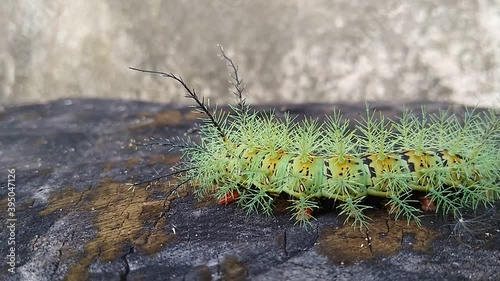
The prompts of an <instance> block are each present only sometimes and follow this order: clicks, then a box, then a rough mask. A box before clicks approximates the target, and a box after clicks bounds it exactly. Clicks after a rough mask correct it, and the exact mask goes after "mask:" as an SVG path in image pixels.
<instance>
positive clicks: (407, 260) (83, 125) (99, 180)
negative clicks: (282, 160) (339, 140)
mask: <svg viewBox="0 0 500 281" xmlns="http://www.w3.org/2000/svg"><path fill="white" fill-rule="evenodd" d="M420 105H421V104H420V103H414V104H410V105H409V107H410V108H413V109H415V110H416V111H418V110H419V108H420ZM427 106H428V111H429V112H434V111H436V110H437V109H438V108H446V107H448V105H446V104H438V103H432V104H428V105H427ZM335 107H337V108H340V109H342V111H343V112H344V115H345V116H346V117H347V118H356V117H358V116H359V114H363V112H364V105H363V104H360V105H337V106H335ZM373 107H374V108H378V109H380V110H382V111H383V112H384V113H385V114H386V115H387V116H394V115H396V114H398V113H399V112H401V110H402V106H401V105H400V104H387V103H386V104H383V103H379V104H373ZM268 108H269V107H265V106H262V107H260V108H259V109H260V110H267V109H268ZM333 108H334V106H333V105H319V104H310V105H293V106H292V105H291V106H278V107H276V109H277V110H276V113H277V114H278V115H282V114H283V113H284V112H289V113H290V114H291V115H292V116H297V118H298V119H300V118H302V117H303V116H304V115H305V114H307V115H313V116H318V117H321V116H323V115H324V114H327V113H329V112H330V111H331V110H332V109H333ZM455 110H457V112H459V111H460V108H458V107H457V108H455ZM196 117H197V115H196V114H193V113H191V109H189V108H185V107H175V106H172V105H163V104H153V103H141V102H129V101H127V102H125V101H117V100H96V99H74V100H57V101H54V102H51V103H48V104H42V105H25V106H17V107H7V108H6V109H5V110H4V111H3V112H0V152H1V159H0V167H2V178H4V179H5V178H7V176H5V173H7V169H15V177H16V180H15V183H16V189H15V199H16V210H15V218H16V219H17V221H16V223H15V225H16V229H15V233H16V240H15V242H16V252H15V253H16V272H15V273H14V274H11V273H10V272H8V271H7V269H8V266H7V259H5V262H3V263H2V266H1V267H2V272H1V273H0V279H1V280H246V279H249V280H498V279H500V230H499V229H500V226H499V221H500V217H499V214H498V212H497V211H496V209H493V210H488V211H486V212H483V213H482V214H480V215H481V216H480V218H481V219H480V221H471V223H470V226H472V227H473V228H474V231H473V232H470V233H467V235H464V236H462V237H455V236H451V235H450V233H451V231H452V230H453V229H454V228H455V232H457V227H459V226H460V225H457V224H455V223H454V222H453V221H446V220H444V219H441V218H439V217H436V216H435V215H432V214H430V215H427V216H426V217H425V218H424V221H423V227H421V228H418V227H416V226H415V225H412V224H410V225H406V223H405V222H399V221H397V222H394V221H393V220H390V219H388V218H387V215H386V213H385V212H384V211H383V210H382V209H378V210H374V211H373V213H371V214H370V216H371V217H372V218H374V219H373V222H372V228H371V230H370V232H369V233H364V232H359V231H355V230H353V229H352V227H350V226H347V227H344V226H343V220H344V219H343V218H341V217H338V211H335V210H334V209H333V208H331V207H325V208H324V209H323V210H321V211H320V213H319V214H317V220H315V221H314V222H313V223H312V226H311V227H309V228H307V229H304V228H301V227H300V226H298V225H294V222H293V221H291V220H290V214H288V213H287V212H286V207H281V206H282V205H284V204H286V200H285V199H283V200H282V201H283V202H281V201H280V200H281V199H278V202H277V206H278V207H277V210H276V212H275V213H274V214H273V215H272V216H264V215H258V214H252V215H250V216H248V215H246V213H245V211H244V210H242V209H241V208H239V207H238V206H236V205H228V206H220V205H217V204H216V202H215V201H214V200H203V201H201V202H199V201H198V200H196V199H195V198H194V197H193V195H192V192H191V190H190V188H189V187H188V188H185V189H182V190H179V191H178V192H176V193H173V194H172V195H171V196H169V197H168V198H167V199H168V200H165V196H166V194H169V191H171V190H172V188H173V187H174V185H171V184H169V181H168V180H161V181H158V182H155V183H152V184H151V185H150V186H149V187H148V188H146V187H145V186H140V187H137V188H135V191H133V190H130V186H129V185H127V183H131V182H136V181H142V180H147V179H151V178H154V177H157V176H159V175H164V174H167V173H169V171H170V167H172V165H174V164H175V163H176V161H177V160H178V159H179V157H180V155H179V154H177V153H175V152H173V153H167V152H166V149H165V148H163V147H154V148H146V147H141V148H140V149H137V147H136V146H135V145H134V143H137V142H143V141H144V140H149V139H150V138H152V137H154V138H155V139H167V138H172V137H177V136H181V137H182V136H185V135H186V133H188V132H189V131H190V130H192V129H193V128H195V123H196ZM6 183H7V181H6V180H4V181H3V182H2V183H1V185H2V187H3V188H2V190H1V191H0V192H1V193H0V196H1V198H0V207H1V210H2V213H1V214H0V217H2V218H3V219H2V220H4V221H5V220H6V219H7V216H6V214H7V212H6V211H5V210H6V209H7V203H8V201H7V197H8V196H7V190H6V188H5V187H6ZM170 183H174V182H173V181H171V182H170ZM497 205H498V204H497ZM497 208H498V206H497ZM476 222H477V223H476ZM1 235H2V236H1V237H2V239H1V241H2V243H1V244H0V251H1V253H2V256H3V257H4V258H5V256H6V254H7V253H8V250H9V249H8V247H9V245H7V242H6V241H7V239H6V238H7V237H8V235H9V232H8V229H6V228H2V232H1Z"/></svg>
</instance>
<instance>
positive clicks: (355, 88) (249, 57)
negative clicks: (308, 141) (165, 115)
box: [0, 0, 500, 106]
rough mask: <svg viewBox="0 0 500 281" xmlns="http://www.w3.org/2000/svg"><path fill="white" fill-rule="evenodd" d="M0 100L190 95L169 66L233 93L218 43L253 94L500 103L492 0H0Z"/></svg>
mask: <svg viewBox="0 0 500 281" xmlns="http://www.w3.org/2000/svg"><path fill="white" fill-rule="evenodd" d="M0 35H1V36H2V38H1V41H0V103H1V104H4V105H5V104H17V103H31V102H40V101H46V100H49V99H57V98H63V97H100V98H123V99H140V100H149V101H158V102H175V103H178V102H181V103H187V102H189V101H187V100H185V99H184V98H183V94H184V93H183V92H182V91H181V89H180V88H179V87H178V85H176V84H175V83H174V82H173V81H170V80H166V79H161V78H158V77H153V76H151V75H147V74H142V73H138V72H133V71H130V70H128V69H127V67H128V66H136V67H141V68H147V69H156V70H162V71H167V72H174V73H176V74H179V75H182V77H183V78H184V79H185V80H186V81H187V82H188V83H189V84H191V85H193V86H195V87H196V88H197V89H198V92H200V93H203V94H205V95H206V96H209V97H210V98H211V99H212V100H216V101H218V102H219V103H227V102H228V101H230V99H229V98H230V95H229V91H228V87H229V84H228V76H227V69H226V67H225V63H224V62H223V61H221V60H220V58H219V57H218V54H219V52H218V48H217V44H218V43H220V44H222V45H223V46H224V48H225V50H226V52H227V53H228V54H229V55H230V56H231V57H232V58H233V59H234V60H235V61H236V63H237V64H238V65H239V66H240V74H241V75H242V76H243V78H244V81H245V82H246V84H247V89H248V92H249V93H250V98H249V99H250V101H251V102H253V103H271V102H293V103H299V102H316V103H322V102H335V101H363V100H389V99H391V100H395V99H397V100H401V101H402V102H403V101H408V100H422V99H426V100H440V101H442V100H446V101H452V102H458V103H466V104H472V105H476V104H479V105H486V106H491V105H492V104H493V103H497V104H498V103H499V102H500V3H499V2H498V1H495V0H493V1H491V0H478V1H468V0H465V1H454V0H448V1H446V0H444V1H433V0H422V1H415V0H412V1H386V0H373V1H361V0H358V1H356V0H354V1H349V0H345V1H340V0H337V1H327V0H324V1H306V0H273V1H268V0H251V1H250V0H234V1H230V0H212V1H202V0H179V1H174V0H171V1H167V0H164V1H162V0H149V1H135V0H106V1H102V0H85V1H83V0H80V1H70V0H2V1H1V3H0Z"/></svg>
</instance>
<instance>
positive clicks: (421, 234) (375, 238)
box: [316, 211, 439, 263]
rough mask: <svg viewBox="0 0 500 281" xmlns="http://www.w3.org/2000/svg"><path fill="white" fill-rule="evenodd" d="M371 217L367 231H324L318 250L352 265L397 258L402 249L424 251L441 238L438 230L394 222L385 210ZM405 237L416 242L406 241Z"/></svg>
mask: <svg viewBox="0 0 500 281" xmlns="http://www.w3.org/2000/svg"><path fill="white" fill-rule="evenodd" d="M370 217H371V218H372V221H370V226H369V230H368V232H366V231H365V230H363V231H360V230H359V228H356V229H354V228H353V227H352V226H351V225H350V224H349V223H347V224H345V225H344V226H342V227H339V228H328V229H323V230H322V231H321V232H320V235H319V244H318V245H317V246H316V250H317V251H318V252H319V253H321V254H323V255H325V256H327V257H328V258H329V259H330V260H332V261H334V262H336V263H352V262H356V261H361V260H368V259H371V258H373V257H374V256H390V255H394V254H397V253H398V252H399V251H400V250H401V249H402V248H403V247H409V248H411V249H413V250H414V251H419V252H425V251H428V250H429V246H430V242H432V240H434V239H435V238H437V236H438V235H439V233H438V232H437V231H435V230H431V229H428V228H426V227H424V226H420V227H419V226H417V225H416V224H415V223H414V222H411V223H410V224H409V225H408V223H407V221H405V220H399V221H394V220H393V219H390V218H388V217H387V214H386V213H384V212H382V211H374V213H373V214H370ZM406 237H409V238H413V239H409V240H410V242H405V241H404V238H406ZM405 243H406V245H405Z"/></svg>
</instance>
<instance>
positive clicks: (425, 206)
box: [420, 197, 436, 212]
mask: <svg viewBox="0 0 500 281" xmlns="http://www.w3.org/2000/svg"><path fill="white" fill-rule="evenodd" d="M420 203H421V204H422V210H423V211H425V212H431V211H435V210H436V203H435V202H434V201H432V199H431V198H428V197H422V198H420Z"/></svg>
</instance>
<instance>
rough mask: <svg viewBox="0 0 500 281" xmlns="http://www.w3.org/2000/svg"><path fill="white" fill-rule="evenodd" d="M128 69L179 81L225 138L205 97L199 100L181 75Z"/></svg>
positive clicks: (133, 68)
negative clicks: (206, 103)
mask: <svg viewBox="0 0 500 281" xmlns="http://www.w3.org/2000/svg"><path fill="white" fill-rule="evenodd" d="M129 69H131V70H135V71H140V72H146V73H152V74H159V75H161V76H163V77H168V78H172V79H174V80H175V81H177V82H179V83H180V84H181V85H182V87H184V89H186V91H187V92H188V94H187V95H186V97H187V98H190V99H192V100H194V101H195V102H196V104H197V107H198V109H200V110H201V111H202V112H203V113H205V114H206V115H207V117H208V118H209V119H210V122H211V123H212V124H213V125H214V127H215V128H217V131H218V132H219V135H220V136H221V137H222V138H223V139H226V134H225V133H224V130H222V127H221V126H220V125H219V123H217V121H216V120H215V118H214V116H213V113H212V112H211V111H210V110H209V109H208V107H207V106H206V105H205V98H204V97H202V98H201V100H200V98H199V97H198V95H197V94H196V91H195V89H194V88H193V89H190V88H189V87H188V85H187V84H186V83H185V82H184V80H182V77H180V76H179V77H177V76H175V75H174V74H173V73H165V72H160V71H154V70H144V69H140V68H135V67H129Z"/></svg>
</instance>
